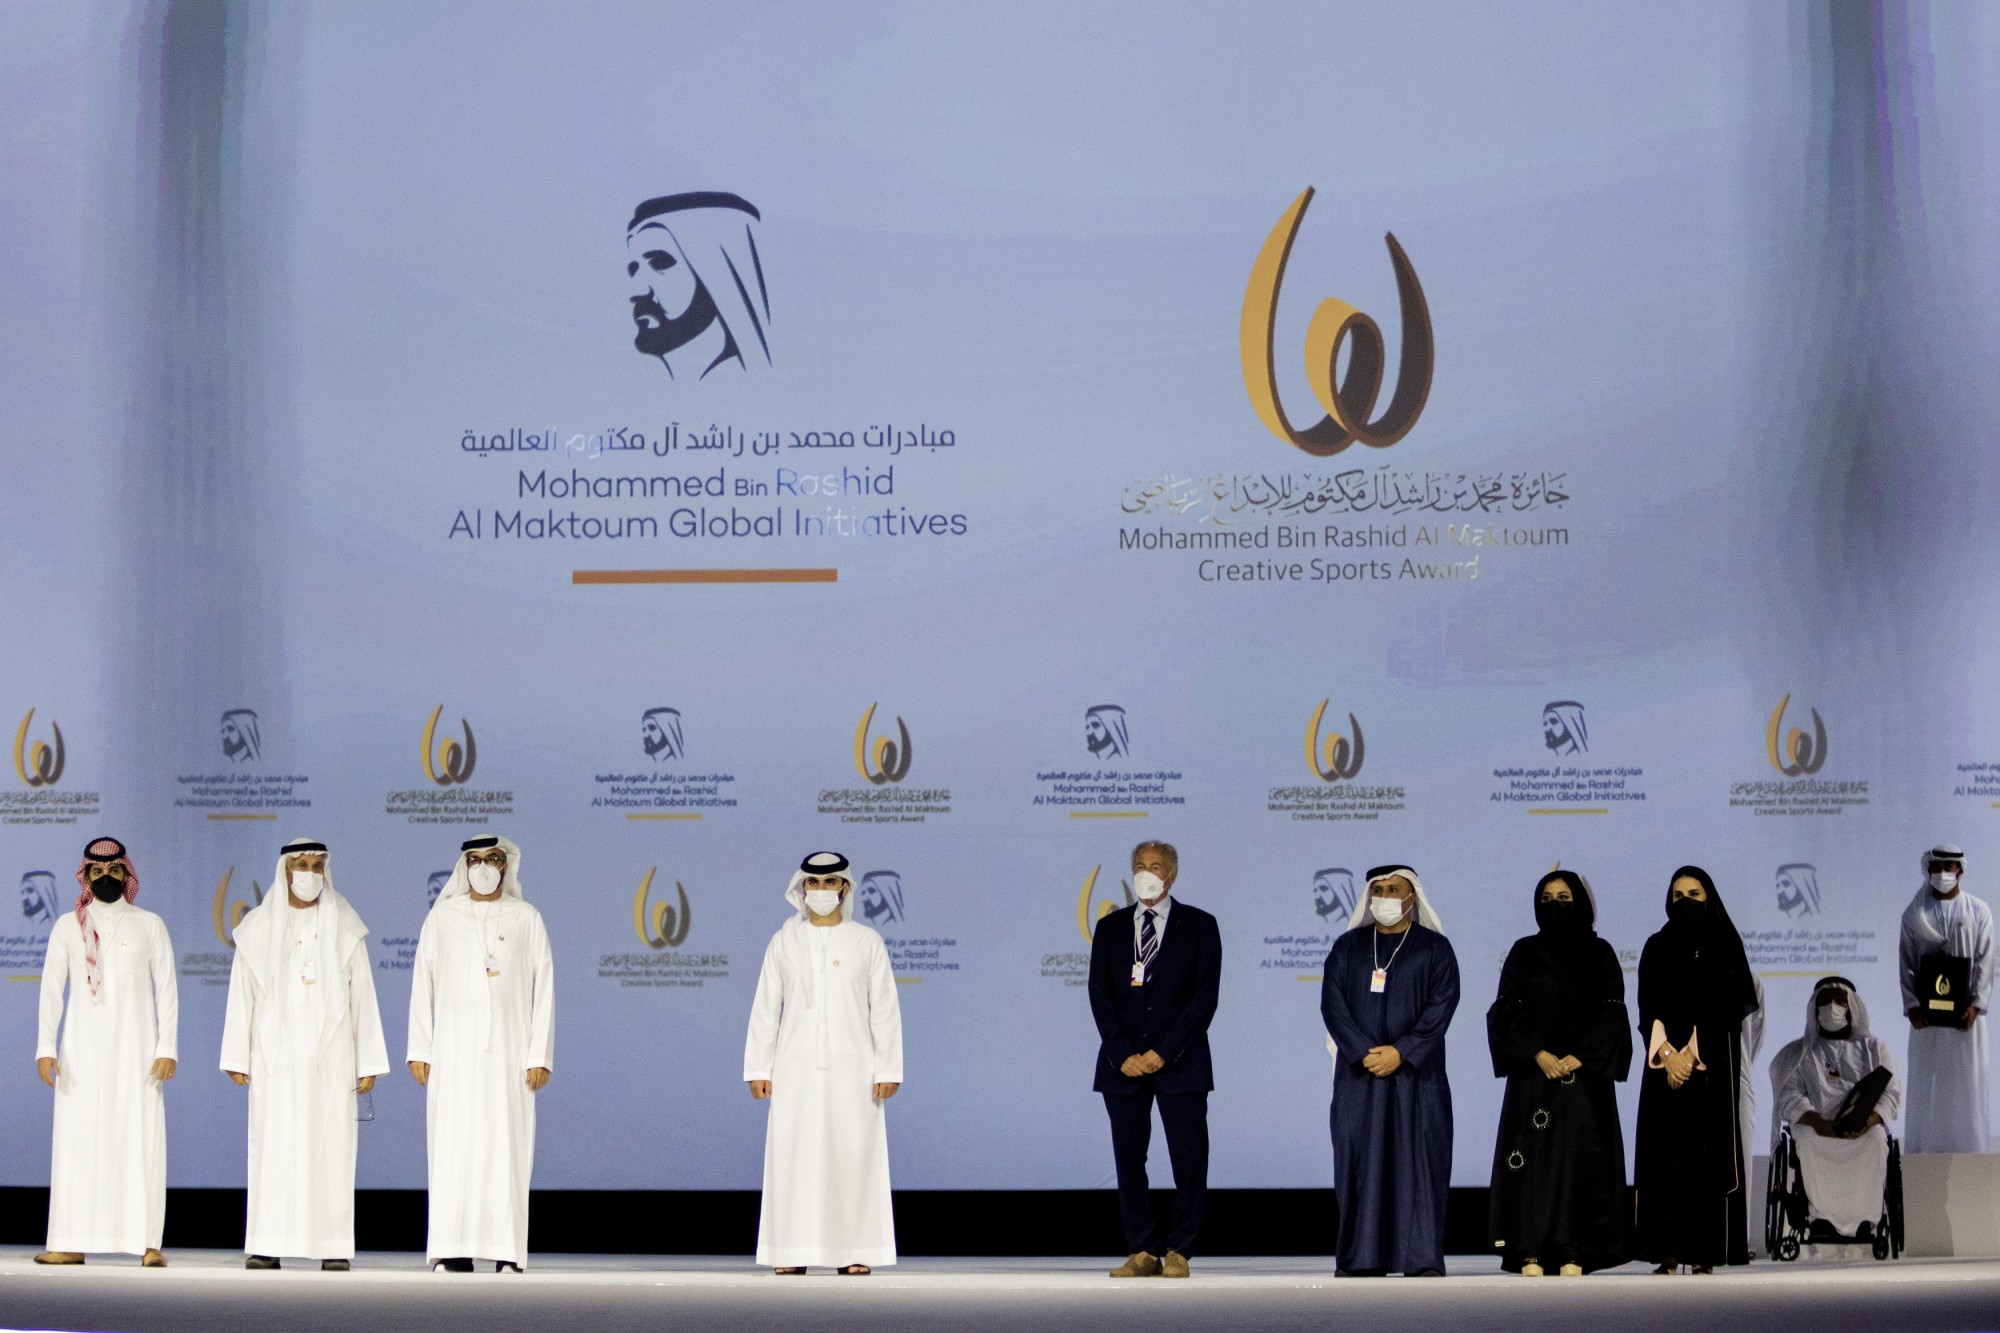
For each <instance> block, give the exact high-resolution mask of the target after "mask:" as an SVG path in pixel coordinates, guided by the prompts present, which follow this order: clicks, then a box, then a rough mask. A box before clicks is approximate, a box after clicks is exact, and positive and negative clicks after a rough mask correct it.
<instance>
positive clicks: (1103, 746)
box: [1083, 736, 1111, 758]
mask: <svg viewBox="0 0 2000 1333" xmlns="http://www.w3.org/2000/svg"><path fill="white" fill-rule="evenodd" d="M1083 743H1084V744H1085V745H1087V746H1089V747H1090V752H1091V753H1092V754H1094V755H1097V756H1098V757H1100V758H1102V757H1103V755H1104V752H1105V751H1106V750H1108V749H1110V748H1111V738H1110V737H1109V736H1085V737H1084V738H1083Z"/></svg>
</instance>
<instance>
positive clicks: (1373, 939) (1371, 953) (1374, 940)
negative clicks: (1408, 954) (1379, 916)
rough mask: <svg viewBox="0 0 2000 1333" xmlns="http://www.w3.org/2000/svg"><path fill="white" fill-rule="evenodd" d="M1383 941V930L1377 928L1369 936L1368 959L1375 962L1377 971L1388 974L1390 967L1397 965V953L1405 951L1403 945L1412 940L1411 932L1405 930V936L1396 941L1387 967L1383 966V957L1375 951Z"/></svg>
mask: <svg viewBox="0 0 2000 1333" xmlns="http://www.w3.org/2000/svg"><path fill="white" fill-rule="evenodd" d="M1381 941H1382V932H1381V931H1380V930H1377V931H1376V932H1375V933H1374V935H1372V936H1370V937H1369V940H1368V961H1369V962H1371V963H1373V964H1375V970H1376V971H1377V972H1381V973H1384V974H1386V973H1387V972H1388V971H1389V968H1391V967H1394V966H1395V965H1396V955H1397V954H1399V953H1401V952H1403V946H1404V945H1405V944H1408V943H1409V942H1410V932H1409V931H1407V930H1406V931H1404V932H1403V938H1402V939H1400V940H1398V941H1396V947H1395V949H1393V950H1392V951H1391V952H1390V954H1389V963H1388V966H1387V967H1385V966H1383V964H1382V960H1381V958H1380V957H1379V956H1377V954H1376V951H1375V946H1376V945H1377V944H1379V943H1381Z"/></svg>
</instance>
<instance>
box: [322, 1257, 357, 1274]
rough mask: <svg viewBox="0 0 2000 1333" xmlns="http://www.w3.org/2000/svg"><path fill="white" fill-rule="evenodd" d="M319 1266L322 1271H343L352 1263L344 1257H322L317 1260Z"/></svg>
mask: <svg viewBox="0 0 2000 1333" xmlns="http://www.w3.org/2000/svg"><path fill="white" fill-rule="evenodd" d="M319 1267H320V1271H321V1272H322V1273H345V1272H346V1271H347V1270H348V1269H350V1268H352V1267H354V1265H353V1264H351V1263H349V1262H348V1261H347V1260H345V1259H322V1260H320V1261H319Z"/></svg>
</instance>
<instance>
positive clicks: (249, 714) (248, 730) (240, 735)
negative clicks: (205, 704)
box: [222, 708, 264, 764]
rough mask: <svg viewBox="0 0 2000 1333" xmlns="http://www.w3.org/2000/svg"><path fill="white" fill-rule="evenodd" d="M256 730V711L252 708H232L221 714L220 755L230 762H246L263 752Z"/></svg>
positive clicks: (261, 742)
mask: <svg viewBox="0 0 2000 1333" xmlns="http://www.w3.org/2000/svg"><path fill="white" fill-rule="evenodd" d="M263 749H264V746H263V741H262V739H261V738H260V737H259V735H258V731H257V712H256V710H255V709H252V708H232V709H230V710H229V711H228V712H226V713H224V714H223V715H222V757H223V758H224V759H227V760H228V761H229V762H230V763H232V764H247V763H249V762H250V761H251V760H253V759H255V758H256V757H257V756H258V755H259V754H261V753H262V752H263Z"/></svg>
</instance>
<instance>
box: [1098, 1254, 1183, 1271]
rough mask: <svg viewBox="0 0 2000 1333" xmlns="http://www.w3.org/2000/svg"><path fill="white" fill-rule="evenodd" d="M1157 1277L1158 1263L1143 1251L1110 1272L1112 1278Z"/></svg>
mask: <svg viewBox="0 0 2000 1333" xmlns="http://www.w3.org/2000/svg"><path fill="white" fill-rule="evenodd" d="M1182 1267H1183V1268H1185V1267H1186V1265H1185V1264H1183V1265H1182ZM1159 1275H1160V1261H1159V1260H1158V1259H1155V1258H1154V1257H1153V1256H1152V1255H1150V1254H1147V1253H1146V1252H1145V1251H1144V1250H1141V1251H1139V1253H1137V1254H1135V1255H1133V1256H1132V1257H1131V1258H1129V1259H1127V1260H1126V1261H1125V1262H1124V1263H1122V1264H1120V1265H1118V1267H1116V1268H1114V1269H1112V1270H1111V1276H1113V1277H1158V1276H1159Z"/></svg>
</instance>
